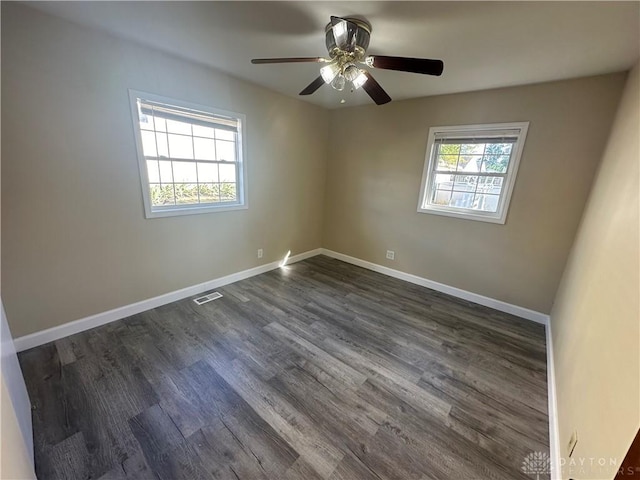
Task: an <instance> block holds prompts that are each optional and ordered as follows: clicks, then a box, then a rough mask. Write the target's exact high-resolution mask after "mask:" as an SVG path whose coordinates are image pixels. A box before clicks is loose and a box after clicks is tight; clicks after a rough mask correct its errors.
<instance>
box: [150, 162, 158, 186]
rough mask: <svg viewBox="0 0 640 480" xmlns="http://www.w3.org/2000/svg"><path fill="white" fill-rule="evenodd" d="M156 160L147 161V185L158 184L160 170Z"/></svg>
mask: <svg viewBox="0 0 640 480" xmlns="http://www.w3.org/2000/svg"><path fill="white" fill-rule="evenodd" d="M158 168H159V167H158V161H157V160H147V177H148V178H149V183H160V170H158Z"/></svg>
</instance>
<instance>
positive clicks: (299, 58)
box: [251, 57, 327, 64]
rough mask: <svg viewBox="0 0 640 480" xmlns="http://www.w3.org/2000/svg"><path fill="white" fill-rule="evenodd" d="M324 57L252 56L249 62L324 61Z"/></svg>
mask: <svg viewBox="0 0 640 480" xmlns="http://www.w3.org/2000/svg"><path fill="white" fill-rule="evenodd" d="M326 61H327V59H326V58H322V57H291V58H253V59H251V63H253V64H263V63H313V62H316V63H322V62H326Z"/></svg>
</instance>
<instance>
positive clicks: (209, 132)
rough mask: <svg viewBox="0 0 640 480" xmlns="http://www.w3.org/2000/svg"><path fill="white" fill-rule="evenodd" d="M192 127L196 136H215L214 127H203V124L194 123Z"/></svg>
mask: <svg viewBox="0 0 640 480" xmlns="http://www.w3.org/2000/svg"><path fill="white" fill-rule="evenodd" d="M191 127H192V128H193V134H194V135H195V136H196V137H207V138H213V127H203V126H201V125H192V126H191Z"/></svg>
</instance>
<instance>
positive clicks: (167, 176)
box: [158, 160, 173, 183]
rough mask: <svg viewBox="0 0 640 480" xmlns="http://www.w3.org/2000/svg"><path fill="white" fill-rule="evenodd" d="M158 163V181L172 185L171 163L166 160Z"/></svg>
mask: <svg viewBox="0 0 640 480" xmlns="http://www.w3.org/2000/svg"><path fill="white" fill-rule="evenodd" d="M158 163H159V164H160V181H161V182H162V183H173V172H172V169H171V162H170V161H167V160H161V161H160V162H158Z"/></svg>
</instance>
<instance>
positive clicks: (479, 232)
mask: <svg viewBox="0 0 640 480" xmlns="http://www.w3.org/2000/svg"><path fill="white" fill-rule="evenodd" d="M399 75H401V74H399ZM624 78H625V76H624V74H614V75H607V76H599V77H590V78H583V79H577V80H570V81H562V82H554V83H546V84H538V85H531V86H523V87H514V88H504V89H499V90H490V91H481V92H471V93H464V94H456V95H445V96H437V97H428V98H423V99H418V100H408V101H401V102H393V103H391V104H389V105H386V106H384V107H377V106H375V105H372V106H365V107H355V108H350V109H345V110H337V111H333V112H332V114H331V120H330V132H331V133H330V138H331V142H332V145H336V146H335V147H334V148H332V149H331V154H330V156H329V158H328V170H327V188H326V194H325V195H326V203H325V228H324V240H323V246H324V247H325V248H329V249H331V250H336V251H338V252H341V253H345V254H348V255H352V256H354V257H358V258H361V259H364V260H368V261H371V262H373V263H377V264H381V265H385V266H388V267H391V268H395V269H398V270H401V271H404V272H409V273H412V274H415V275H419V276H421V277H426V278H428V279H431V280H435V281H438V282H441V283H444V284H447V285H451V286H455V287H458V288H461V289H464V290H468V291H471V292H474V293H478V294H481V295H485V296H488V297H492V298H496V299H499V300H502V301H505V302H508V303H511V304H515V305H519V306H521V307H526V308H530V309H533V310H536V311H540V312H543V313H548V312H549V311H550V310H551V304H552V301H553V297H554V295H555V292H556V288H557V286H558V282H559V280H560V276H561V275H562V271H563V268H564V265H565V261H566V258H567V255H568V252H569V249H570V248H571V244H572V242H573V238H574V235H575V232H576V228H577V226H578V222H579V220H580V215H581V213H582V210H583V207H584V202H585V200H586V198H587V195H588V192H589V188H590V186H591V182H592V179H593V175H594V171H595V169H596V166H597V163H598V161H599V160H600V157H601V155H602V151H603V148H604V145H605V142H606V139H607V136H608V134H609V130H610V127H611V121H612V118H613V115H614V112H615V108H616V105H617V103H618V99H619V97H620V93H621V90H622V85H623V82H624ZM425 81H437V80H429V79H427V80H425ZM515 121H529V122H530V126H529V133H528V136H527V140H526V144H525V147H524V154H523V156H522V159H521V162H520V170H519V173H518V178H517V180H516V183H515V188H514V192H513V197H512V199H511V206H510V209H509V214H508V217H507V221H506V224H505V225H497V224H493V223H485V222H478V221H472V220H463V219H456V218H450V217H443V216H438V215H432V214H424V213H417V212H416V209H417V206H418V194H419V190H420V180H421V177H422V170H423V166H424V157H425V148H426V143H427V134H428V131H429V127H431V126H442V125H462V124H478V123H493V122H515ZM338 145H339V146H338ZM387 249H389V250H395V252H396V259H395V261H389V260H386V259H385V253H386V250H387Z"/></svg>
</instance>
